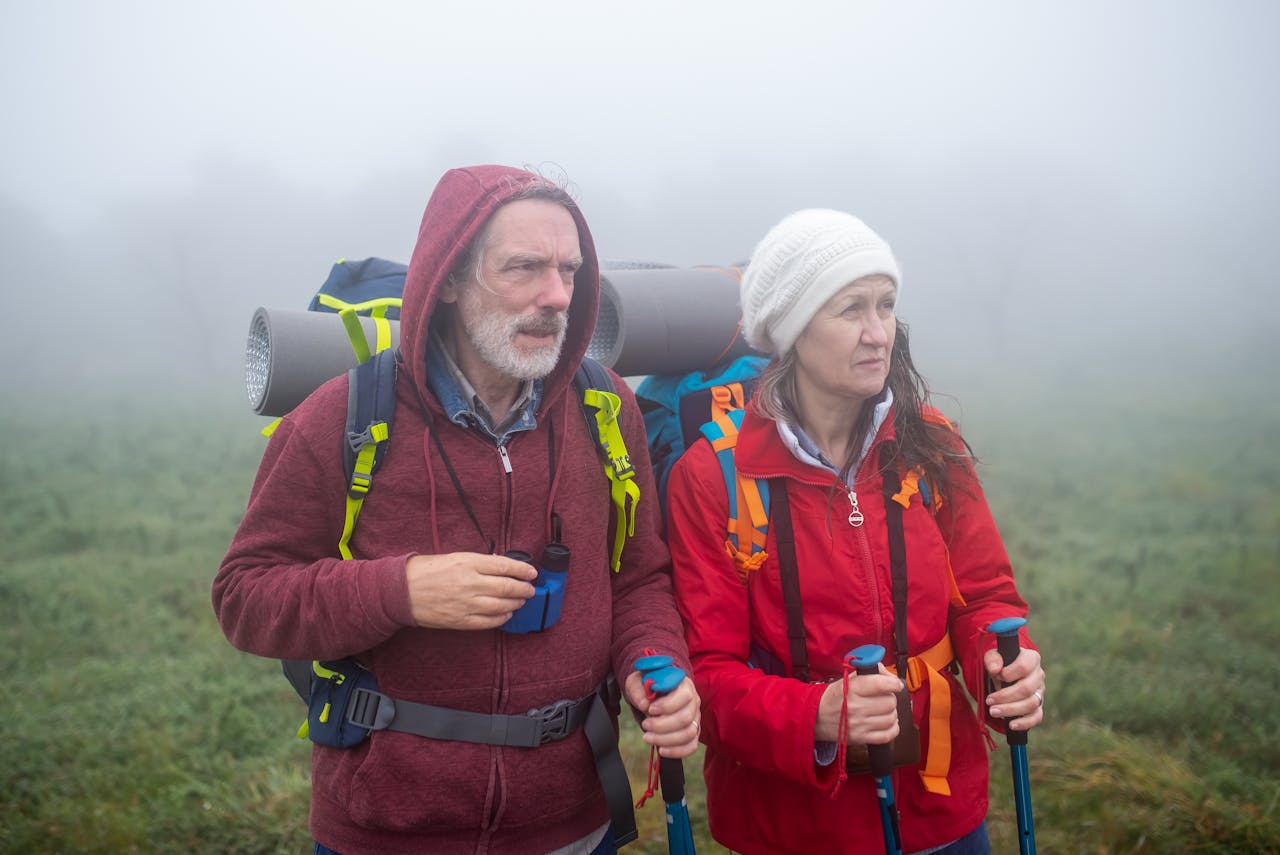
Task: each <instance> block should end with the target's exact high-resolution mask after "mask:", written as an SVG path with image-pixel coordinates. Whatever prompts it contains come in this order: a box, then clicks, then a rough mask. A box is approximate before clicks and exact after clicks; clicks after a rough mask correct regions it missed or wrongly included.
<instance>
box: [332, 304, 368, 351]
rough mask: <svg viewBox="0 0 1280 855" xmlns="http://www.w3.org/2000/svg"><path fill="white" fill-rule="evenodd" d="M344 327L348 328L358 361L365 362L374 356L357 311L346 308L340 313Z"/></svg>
mask: <svg viewBox="0 0 1280 855" xmlns="http://www.w3.org/2000/svg"><path fill="white" fill-rule="evenodd" d="M338 317H340V318H342V325H343V326H344V327H346V328H347V338H349V339H351V349H352V350H354V351H355V353H356V361H357V362H364V361H365V360H366V359H368V358H369V357H370V356H372V355H373V354H372V353H370V352H369V339H367V338H365V335H364V327H362V326H360V316H359V315H357V314H356V310H355V309H351V308H346V309H343V310H342V311H340V312H338Z"/></svg>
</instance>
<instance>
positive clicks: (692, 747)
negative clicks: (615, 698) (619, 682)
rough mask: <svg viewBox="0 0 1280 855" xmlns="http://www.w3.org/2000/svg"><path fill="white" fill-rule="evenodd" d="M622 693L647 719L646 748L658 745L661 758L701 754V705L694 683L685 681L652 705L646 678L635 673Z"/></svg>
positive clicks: (656, 699) (643, 721)
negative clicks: (647, 693)
mask: <svg viewBox="0 0 1280 855" xmlns="http://www.w3.org/2000/svg"><path fill="white" fill-rule="evenodd" d="M623 690H624V691H625V692H626V693H627V700H628V701H629V702H630V703H631V706H633V707H635V709H636V710H638V711H639V712H640V713H642V714H643V715H644V718H643V719H642V720H641V722H640V727H641V728H642V729H643V730H644V741H645V744H646V745H656V746H657V747H658V754H659V755H661V756H663V757H672V758H681V757H688V756H689V755H691V754H693V753H694V752H695V751H697V750H698V735H699V734H700V733H701V732H702V701H701V700H700V699H699V698H698V691H697V689H695V688H694V687H693V681H692V680H690V679H689V678H688V677H685V678H684V679H683V680H682V681H680V685H678V686H676V687H675V688H674V689H672V690H671V691H670V692H667V694H665V695H663V696H662V697H660V698H654V699H653V700H652V701H650V700H649V698H648V696H647V695H646V694H645V691H644V677H643V675H641V673H640V672H639V671H632V672H631V673H630V674H628V675H627V681H626V683H625V685H624V686H623Z"/></svg>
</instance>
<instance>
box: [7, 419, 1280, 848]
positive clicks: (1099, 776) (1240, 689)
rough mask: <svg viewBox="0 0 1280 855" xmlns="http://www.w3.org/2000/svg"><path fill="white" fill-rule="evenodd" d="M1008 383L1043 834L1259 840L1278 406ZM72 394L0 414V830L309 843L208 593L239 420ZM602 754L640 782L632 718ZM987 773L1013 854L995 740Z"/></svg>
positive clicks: (1009, 482) (995, 492) (1274, 666)
mask: <svg viewBox="0 0 1280 855" xmlns="http://www.w3.org/2000/svg"><path fill="white" fill-rule="evenodd" d="M1007 400H1010V401H1014V400H1016V401H1017V405H1016V406H1014V404H1012V403H1010V404H1007V405H1005V406H1004V407H1000V406H999V405H987V404H985V403H984V404H983V406H982V407H979V406H978V405H977V404H976V403H975V402H974V401H966V405H967V406H966V418H965V419H964V427H965V429H966V434H967V435H968V436H969V438H970V439H971V440H972V441H973V442H974V444H975V446H976V447H977V448H978V450H979V452H980V453H981V454H982V456H983V458H984V459H985V460H986V464H985V466H984V467H983V469H982V473H983V476H984V481H985V483H986V485H987V490H988V495H989V498H990V500H991V503H992V506H993V508H994V510H995V513H996V517H997V519H998V520H999V522H1000V526H1001V531H1002V533H1003V534H1004V536H1005V539H1006V542H1007V544H1008V546H1009V550H1010V553H1011V555H1012V556H1013V559H1014V563H1015V566H1016V567H1017V568H1018V574H1019V580H1020V586H1021V588H1022V590H1023V592H1024V594H1025V595H1026V596H1027V598H1028V600H1029V601H1030V602H1031V605H1032V624H1031V628H1032V631H1033V633H1034V635H1035V637H1036V639H1037V642H1038V644H1039V645H1040V647H1041V648H1042V650H1043V651H1044V653H1045V662H1046V670H1047V671H1048V674H1049V690H1048V706H1047V709H1048V713H1049V718H1048V721H1047V722H1046V724H1045V726H1044V727H1042V728H1040V729H1038V730H1036V731H1035V732H1034V733H1033V735H1032V738H1031V744H1030V750H1029V756H1030V758H1031V769H1032V779H1033V788H1032V792H1033V798H1034V803H1035V813H1036V820H1037V825H1036V831H1037V838H1038V841H1039V843H1040V849H1041V851H1043V852H1054V853H1057V852H1067V853H1076V852H1078V853H1128V852H1160V853H1164V852H1206V853H1209V852H1214V853H1218V852H1228V853H1264V852H1277V851H1280V806H1278V802H1280V782H1278V781H1277V777H1276V774H1275V770H1276V769H1277V768H1280V690H1278V689H1277V687H1280V657H1277V656H1276V655H1275V650H1276V649H1277V647H1278V646H1280V598H1278V596H1277V593H1276V586H1275V578H1276V568H1277V566H1278V565H1280V501H1278V500H1277V494H1276V491H1275V486H1274V485H1275V484H1276V483H1277V480H1280V451H1277V450H1275V448H1274V437H1276V436H1280V405H1276V404H1258V403H1256V402H1255V403H1244V402H1242V401H1237V400H1232V399H1230V398H1229V397H1225V396H1223V397H1220V398H1219V399H1215V400H1212V401H1200V402H1195V403H1194V404H1192V403H1191V402H1187V401H1185V400H1180V399H1177V398H1175V397H1173V396H1170V397H1168V398H1167V399H1155V398H1154V396H1152V395H1148V397H1147V398H1145V399H1143V400H1133V399H1121V398H1108V399H1101V398H1097V399H1089V398H1083V397H1081V398H1079V399H1068V398H1062V397H1059V398H1057V399H1055V400H1054V401H1052V402H1047V401H1037V402H1036V403H1037V405H1043V406H1042V408H1037V406H1032V405H1029V403H1028V400H1027V398H1026V397H1025V396H1022V397H1019V396H1016V395H1011V396H1008V398H1007ZM87 409H88V411H89V412H90V413H91V415H88V416H86V415H84V414H83V413H82V414H80V415H78V416H76V417H74V418H72V417H62V418H59V417H57V414H56V413H55V414H54V415H52V416H51V415H49V414H44V417H43V418H42V420H41V424H42V425H44V427H42V428H41V429H40V430H39V431H33V430H32V429H31V422H30V420H28V419H19V418H18V417H17V416H14V415H10V414H6V415H3V416H0V436H3V438H4V442H3V443H2V444H0V449H2V450H0V455H2V456H0V465H2V466H3V470H2V471H3V472H4V473H5V474H4V477H3V478H2V479H0V534H2V535H3V538H4V544H5V559H4V570H3V572H2V573H0V663H2V664H3V672H4V674H5V675H6V677H7V691H6V692H5V693H4V701H3V705H2V706H0V744H2V745H3V746H4V754H3V761H0V852H13V853H45V852H48V853H53V852H175V851H204V852H235V853H283V852H292V853H301V852H304V851H308V850H307V847H308V845H309V836H308V834H307V830H306V810H307V807H306V806H307V793H308V781H307V769H308V765H307V758H308V752H307V748H306V745H305V744H304V743H302V742H300V741H298V740H296V739H294V738H292V736H291V732H292V729H293V728H294V727H296V725H297V723H298V721H299V720H300V712H301V708H300V705H299V704H298V702H297V699H296V697H294V696H293V695H292V694H291V691H290V690H289V689H288V687H287V685H286V684H285V683H284V681H283V680H282V679H280V677H279V676H278V670H277V667H276V665H275V663H274V662H268V661H263V660H258V659H254V658H251V657H247V656H244V655H242V654H239V653H237V652H236V651H234V650H232V649H231V648H230V646H229V645H227V644H226V642H225V641H224V640H223V638H222V636H221V634H220V632H219V631H218V629H217V627H216V625H215V623H214V621H213V616H212V613H211V610H210V607H209V583H210V581H211V578H212V574H213V572H214V569H215V568H216V566H217V564H218V561H219V559H220V558H221V555H222V552H223V550H224V549H225V548H226V544H227V541H228V539H229V537H230V535H231V532H232V531H233V529H234V526H235V524H236V522H237V520H238V519H239V516H240V513H241V511H242V509H243V505H244V500H245V497H246V495H247V492H248V488H249V484H250V481H251V479H252V475H253V471H254V469H255V467H256V464H257V459H258V456H259V454H260V452H261V440H260V439H259V438H258V437H257V436H256V432H255V431H256V428H257V427H258V426H260V422H259V421H258V420H256V419H254V418H251V417H249V416H247V415H243V414H242V413H241V412H240V411H241V410H242V409H243V405H242V404H240V403H239V402H226V403H224V404H222V405H221V406H214V405H205V406H202V407H194V406H187V407H177V406H174V408H173V409H171V410H169V411H160V410H156V411H154V412H150V411H149V412H146V413H145V414H140V413H137V412H133V411H130V410H129V409H128V408H127V407H125V406H124V405H123V404H121V405H117V406H115V407H106V408H103V407H91V408H87ZM68 412H70V411H69V410H68ZM625 719H626V717H625V716H624V721H625ZM624 749H625V753H626V756H627V759H628V766H629V769H630V771H631V773H632V778H633V782H634V784H635V789H636V792H637V793H639V792H640V791H641V790H642V788H643V782H644V772H645V762H646V760H647V754H646V752H645V751H644V749H643V747H642V745H641V744H640V743H639V740H638V736H637V733H636V731H635V730H634V729H633V728H632V727H630V726H628V727H627V728H626V729H625V730H624ZM685 765H686V774H687V778H688V780H689V785H690V786H689V800H690V809H691V813H692V814H693V816H694V821H695V825H696V827H697V830H698V831H699V832H700V833H701V834H702V835H703V836H702V838H701V839H700V840H699V849H700V851H703V852H711V853H714V852H719V851H723V850H721V849H720V848H719V847H717V846H715V845H714V844H713V843H711V842H710V841H709V840H707V839H706V838H705V822H704V821H703V819H702V818H703V817H704V816H705V811H704V810H703V803H702V787H701V781H700V775H699V770H700V768H701V763H700V759H698V760H695V761H690V762H687V763H686V764H685ZM992 770H993V776H992V781H993V783H992V813H991V817H990V820H991V831H992V837H993V841H994V843H995V851H997V852H1011V851H1016V843H1015V842H1014V840H1015V837H1014V834H1013V802H1012V796H1011V795H1010V784H1009V777H1010V776H1009V772H1008V752H1007V750H1006V749H1005V748H1004V747H1003V745H1001V747H1000V750H998V751H997V752H996V753H994V754H993V755H992ZM656 801H657V800H656V799H655V802H656ZM639 814H640V816H639V818H640V821H641V827H642V834H643V837H642V840H641V842H640V843H639V844H636V845H633V846H632V847H628V849H629V850H630V851H633V852H655V853H656V852H664V851H665V840H664V837H663V835H664V831H663V828H664V824H663V820H662V808H661V805H660V803H654V802H651V803H650V804H649V805H648V806H646V807H645V809H643V810H642V811H640V812H639Z"/></svg>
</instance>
